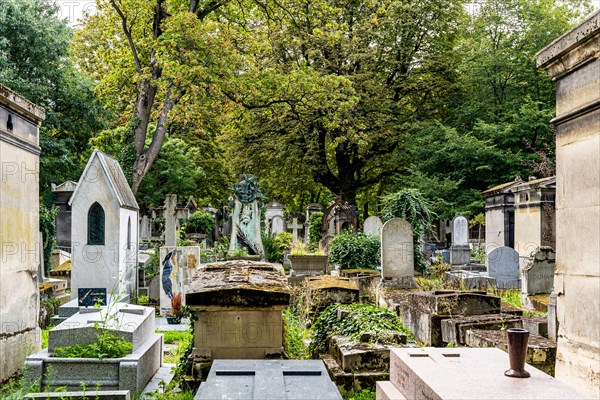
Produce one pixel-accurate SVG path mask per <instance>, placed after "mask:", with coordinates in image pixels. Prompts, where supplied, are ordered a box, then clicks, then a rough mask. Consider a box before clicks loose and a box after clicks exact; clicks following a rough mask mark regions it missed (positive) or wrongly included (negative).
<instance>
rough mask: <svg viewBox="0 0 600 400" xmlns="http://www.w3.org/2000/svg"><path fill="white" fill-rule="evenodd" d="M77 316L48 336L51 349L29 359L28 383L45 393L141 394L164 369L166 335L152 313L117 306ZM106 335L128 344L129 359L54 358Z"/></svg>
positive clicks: (86, 311) (77, 314) (92, 309)
mask: <svg viewBox="0 0 600 400" xmlns="http://www.w3.org/2000/svg"><path fill="white" fill-rule="evenodd" d="M77 311H78V312H77V313H75V314H74V315H72V316H70V317H69V318H67V319H66V320H65V321H63V322H62V323H60V324H59V325H58V326H56V327H54V328H53V329H52V330H50V332H49V333H48V348H46V349H43V350H42V351H40V352H38V353H36V354H33V355H30V356H29V357H27V360H26V362H25V369H26V371H27V374H26V375H27V379H28V380H29V382H34V381H37V383H38V384H39V385H40V389H41V390H47V391H48V392H53V391H55V390H56V389H57V388H59V387H62V388H63V389H66V390H78V389H79V390H81V387H86V388H95V390H110V389H116V388H120V389H126V390H130V391H131V392H132V393H138V392H141V391H142V390H143V389H144V387H145V386H146V385H147V384H148V382H149V381H150V380H151V379H152V377H153V376H154V374H155V373H156V372H157V371H158V370H159V368H160V367H161V364H162V352H163V349H162V342H163V338H162V335H159V334H156V333H154V329H155V327H154V308H151V307H142V306H136V305H131V304H124V303H113V304H111V305H109V306H108V307H101V308H87V309H86V308H78V309H77ZM96 324H99V325H101V326H102V328H101V329H102V330H108V331H110V332H111V333H112V334H114V335H116V336H118V337H120V338H122V339H124V340H126V341H128V342H129V343H131V345H132V349H131V351H130V353H129V354H126V355H125V356H124V357H121V358H104V359H98V358H56V357H53V352H54V350H55V349H56V348H59V347H64V346H75V345H88V344H91V343H94V342H96V341H97V340H98V333H99V332H98V331H97V330H96V328H95V327H94V326H95V325H96Z"/></svg>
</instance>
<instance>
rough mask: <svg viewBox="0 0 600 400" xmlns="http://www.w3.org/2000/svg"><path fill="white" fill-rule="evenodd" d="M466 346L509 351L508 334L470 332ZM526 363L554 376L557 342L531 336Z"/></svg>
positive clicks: (499, 332) (484, 331)
mask: <svg viewBox="0 0 600 400" xmlns="http://www.w3.org/2000/svg"><path fill="white" fill-rule="evenodd" d="M466 345H467V346H469V347H497V348H499V349H501V350H503V351H508V350H507V349H508V347H507V344H506V333H505V332H504V331H497V330H492V331H490V330H479V329H474V330H469V331H468V332H467V335H466ZM525 361H526V362H527V363H528V364H531V365H533V366H534V367H536V368H537V369H539V370H541V371H544V372H545V373H547V374H549V375H552V376H554V363H555V361H556V342H554V341H553V340H548V339H546V338H543V337H541V336H538V335H534V334H530V335H529V342H528V344H527V358H526V360H525Z"/></svg>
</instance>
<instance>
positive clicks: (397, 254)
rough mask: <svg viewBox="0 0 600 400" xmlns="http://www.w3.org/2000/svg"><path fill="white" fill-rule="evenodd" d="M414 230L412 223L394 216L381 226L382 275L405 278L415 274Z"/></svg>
mask: <svg viewBox="0 0 600 400" xmlns="http://www.w3.org/2000/svg"><path fill="white" fill-rule="evenodd" d="M413 246H414V244H413V232H412V227H411V226H410V224H409V223H408V222H407V221H405V220H403V219H400V218H393V219H391V220H389V221H387V222H386V223H385V224H383V227H382V228H381V277H382V278H384V279H385V278H404V277H412V276H414V274H415V256H414V247H413Z"/></svg>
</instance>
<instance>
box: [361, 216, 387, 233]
mask: <svg viewBox="0 0 600 400" xmlns="http://www.w3.org/2000/svg"><path fill="white" fill-rule="evenodd" d="M382 226H383V222H381V218H379V217H378V216H376V215H371V216H370V217H369V218H367V219H365V223H364V228H363V232H364V233H365V234H367V235H371V236H379V234H380V233H381V227H382Z"/></svg>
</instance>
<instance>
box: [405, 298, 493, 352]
mask: <svg viewBox="0 0 600 400" xmlns="http://www.w3.org/2000/svg"><path fill="white" fill-rule="evenodd" d="M500 302H501V301H500V298H499V297H496V296H490V295H488V294H486V293H485V292H461V291H452V290H436V291H433V292H420V291H419V292H411V293H407V294H406V295H404V296H403V297H402V299H401V300H400V303H399V305H398V314H399V315H400V317H401V318H402V323H403V324H404V326H406V327H407V328H408V329H410V330H411V332H413V334H414V336H415V338H416V339H417V340H419V341H420V342H423V343H425V344H426V345H429V346H442V345H444V342H443V339H442V326H441V322H442V320H445V319H448V318H456V317H461V316H469V315H484V314H498V313H500Z"/></svg>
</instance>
